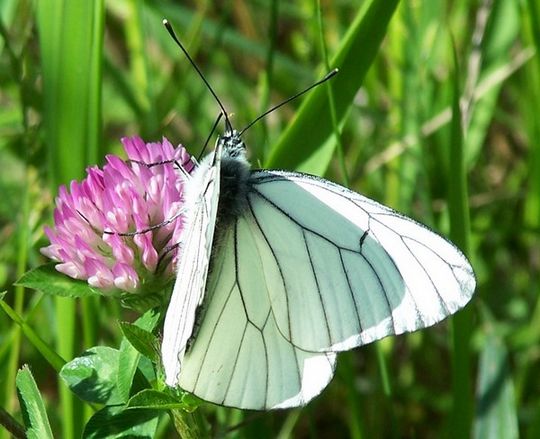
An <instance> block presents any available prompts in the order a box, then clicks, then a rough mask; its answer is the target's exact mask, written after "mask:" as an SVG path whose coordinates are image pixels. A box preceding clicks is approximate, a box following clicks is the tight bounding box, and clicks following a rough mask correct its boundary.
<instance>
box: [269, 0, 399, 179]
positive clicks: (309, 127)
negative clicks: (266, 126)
mask: <svg viewBox="0 0 540 439" xmlns="http://www.w3.org/2000/svg"><path fill="white" fill-rule="evenodd" d="M398 3H399V1H398V0H373V1H372V2H371V3H369V5H368V7H366V8H363V9H362V10H361V11H359V12H358V14H357V16H356V17H355V19H354V22H353V23H352V24H351V26H350V28H349V31H348V33H347V35H346V36H345V37H344V39H343V43H342V44H341V46H340V48H339V49H338V51H337V53H336V55H335V57H334V58H333V59H332V61H331V62H330V64H331V66H332V67H338V68H339V69H340V73H339V75H338V76H337V77H335V78H334V79H333V80H332V81H330V83H329V84H330V85H329V86H330V87H332V95H333V96H334V99H335V103H336V107H335V111H336V116H337V120H338V121H340V122H341V121H342V120H343V118H344V117H345V115H346V114H347V109H348V108H349V107H350V105H351V103H352V101H353V99H354V97H355V96H356V92H357V91H358V89H359V88H360V86H361V84H362V81H363V79H364V77H365V75H366V73H367V71H368V69H369V67H370V66H371V64H372V62H373V60H374V58H375V56H376V54H377V52H378V49H379V46H380V44H381V41H382V40H383V38H384V36H385V35H386V29H387V26H388V22H389V21H390V19H391V18H392V16H393V14H394V11H395V9H396V7H397V5H398ZM333 132H334V129H333V124H332V117H331V114H330V108H329V105H328V91H327V90H325V88H324V87H319V89H316V90H313V91H312V92H311V93H310V94H309V96H308V97H307V98H306V99H305V100H304V102H303V103H302V105H301V106H300V109H299V110H298V113H297V116H296V119H295V120H294V121H293V123H291V124H290V125H289V126H288V128H287V129H286V130H285V131H284V133H283V134H282V135H281V137H280V139H279V140H278V142H277V143H276V145H275V146H274V147H273V148H272V150H271V151H270V155H269V157H268V159H267V161H266V167H269V168H276V167H283V168H286V169H295V168H297V167H298V166H299V165H300V164H301V163H302V162H304V161H305V160H306V159H308V158H309V157H310V156H311V155H312V154H314V153H315V152H316V151H319V150H320V148H321V147H322V146H323V145H324V144H325V142H326V141H327V140H328V138H329V137H330V136H331V135H332V134H333ZM334 147H335V142H333V143H330V144H328V145H327V146H326V147H325V150H324V152H322V153H321V155H320V157H318V160H317V162H318V163H317V167H318V168H319V169H318V171H319V172H321V171H324V169H326V167H327V166H328V163H329V162H330V159H331V157H332V153H333V151H334Z"/></svg>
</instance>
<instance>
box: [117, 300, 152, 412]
mask: <svg viewBox="0 0 540 439" xmlns="http://www.w3.org/2000/svg"><path fill="white" fill-rule="evenodd" d="M159 316H160V315H159V313H158V312H157V310H155V309H151V310H149V311H147V312H146V313H144V315H142V316H141V317H139V319H137V321H136V322H135V323H134V324H131V323H120V327H121V328H122V331H123V332H124V336H125V337H124V339H123V340H122V343H121V344H120V356H119V360H118V361H119V366H118V391H119V393H120V395H121V397H122V400H123V401H124V402H125V401H127V400H128V398H129V395H130V392H131V389H132V387H133V378H134V377H135V373H136V371H137V366H138V365H139V364H140V363H139V361H140V352H142V351H144V350H145V349H146V348H149V346H151V347H152V349H151V351H152V352H153V354H152V356H148V358H151V359H152V361H154V362H157V361H158V360H159V354H158V352H157V340H156V338H155V337H154V336H153V335H152V333H151V332H149V331H152V330H153V329H154V328H155V326H156V324H157V322H158V321H159ZM124 326H125V327H126V328H127V329H126V330H125V331H124ZM140 331H142V332H140ZM126 333H129V336H127V335H126ZM137 334H138V335H137ZM130 337H132V339H133V341H132V340H130ZM150 339H152V341H149V340H150ZM145 340H146V342H147V344H145ZM140 344H144V345H145V346H144V347H140V349H142V351H141V350H139V349H136V347H137V346H138V345H140ZM149 349H150V348H149ZM142 353H143V355H144V352H142ZM141 381H142V382H144V381H145V380H144V379H143V378H141Z"/></svg>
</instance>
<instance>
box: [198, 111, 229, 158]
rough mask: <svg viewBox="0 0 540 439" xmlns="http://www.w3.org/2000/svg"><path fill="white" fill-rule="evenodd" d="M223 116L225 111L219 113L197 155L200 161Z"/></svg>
mask: <svg viewBox="0 0 540 439" xmlns="http://www.w3.org/2000/svg"><path fill="white" fill-rule="evenodd" d="M222 117H223V113H219V114H218V117H217V119H216V121H215V122H214V125H213V126H212V130H211V131H210V134H209V136H208V137H207V138H206V142H204V146H203V148H202V150H201V152H200V153H199V157H197V161H199V162H200V161H201V158H202V156H203V154H204V151H205V150H206V147H207V146H208V143H209V142H210V139H211V138H212V135H213V134H214V132H215V131H216V128H217V126H218V123H219V121H220V120H221V118H222Z"/></svg>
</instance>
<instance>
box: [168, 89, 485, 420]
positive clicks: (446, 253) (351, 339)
mask: <svg viewBox="0 0 540 439" xmlns="http://www.w3.org/2000/svg"><path fill="white" fill-rule="evenodd" d="M205 82H206V81H205ZM223 111H224V110H223ZM224 115H225V117H226V118H227V114H226V113H224ZM185 187H186V189H185V206H184V209H185V212H186V217H185V229H184V231H183V233H182V236H181V242H180V248H181V255H180V260H179V263H178V268H177V278H176V281H175V284H174V288H173V292H172V296H171V300H170V303H169V305H168V309H167V313H166V317H165V323H164V329H163V341H162V347H161V355H162V362H163V367H164V371H165V381H166V383H167V384H168V385H169V386H172V387H178V386H179V387H181V388H182V389H184V390H186V391H189V392H191V393H193V394H195V395H196V396H198V397H200V398H202V399H203V400H206V401H210V402H213V403H216V404H220V405H224V406H229V407H237V408H243V409H256V410H268V409H277V408H288V407H295V406H301V405H304V404H306V403H307V402H309V401H310V400H311V399H313V398H314V397H315V396H317V395H318V394H319V393H320V392H321V391H322V390H323V389H324V388H325V387H326V386H327V384H328V383H329V382H330V380H331V379H332V377H333V375H334V369H335V366H336V357H337V354H338V353H339V352H341V351H345V350H349V349H352V348H355V347H357V346H362V345H365V344H367V343H371V342H373V341H375V340H379V339H381V338H383V337H386V336H389V335H393V334H401V333H405V332H410V331H415V330H417V329H420V328H425V327H428V326H431V325H433V324H435V323H437V322H439V321H441V320H443V319H444V318H445V317H447V316H449V315H451V314H453V313H455V312H456V311H457V310H459V309H460V308H462V307H463V306H465V304H467V303H468V302H469V300H470V299H471V296H472V294H473V292H474V289H475V277H474V273H473V270H472V267H471V265H470V263H469V261H468V260H467V258H466V257H465V256H464V255H463V253H462V252H461V251H460V250H459V249H458V248H457V247H455V246H454V245H453V244H452V243H451V242H449V241H448V240H446V239H445V238H443V237H441V236H440V235H438V234H437V233H435V232H433V231H432V230H430V229H429V228H427V227H426V226H424V225H422V224H420V223H418V222H416V221H414V220H412V219H410V218H407V217H405V216H403V215H401V214H399V213H398V212H396V211H394V210H392V209H391V208H389V207H386V206H383V205H382V204H379V203H377V202H376V201H373V200H371V199H369V198H366V197H364V196H362V195H360V194H358V193H356V192H353V191H351V190H349V189H347V188H345V187H343V186H340V185H338V184H336V183H332V182H330V181H328V180H325V179H323V178H319V177H315V176H312V175H308V174H303V173H299V172H289V171H278V170H251V168H250V165H249V163H248V161H247V159H246V145H245V144H244V142H243V140H242V138H241V133H239V132H238V131H236V130H234V129H233V128H232V126H231V125H230V122H229V121H228V118H227V124H226V131H225V133H224V134H223V135H222V136H220V137H219V138H218V140H217V142H216V146H215V149H214V151H213V152H211V153H210V154H208V155H207V156H206V157H205V158H204V159H203V160H202V161H201V162H200V164H198V165H197V167H196V169H195V170H194V171H193V172H192V174H191V176H189V177H186V182H185Z"/></svg>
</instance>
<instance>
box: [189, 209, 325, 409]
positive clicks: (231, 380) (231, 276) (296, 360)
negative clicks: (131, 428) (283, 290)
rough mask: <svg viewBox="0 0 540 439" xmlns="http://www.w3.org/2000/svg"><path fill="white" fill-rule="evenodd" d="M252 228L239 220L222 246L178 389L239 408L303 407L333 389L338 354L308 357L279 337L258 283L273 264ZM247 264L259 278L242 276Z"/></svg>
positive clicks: (315, 354) (266, 295) (318, 354)
mask: <svg viewBox="0 0 540 439" xmlns="http://www.w3.org/2000/svg"><path fill="white" fill-rule="evenodd" d="M252 227H253V224H252V223H251V224H250V222H248V221H247V220H246V219H244V218H241V219H239V220H238V221H237V222H236V225H235V227H234V228H233V229H231V230H229V231H228V233H227V235H226V236H225V237H224V238H223V243H222V246H221V251H220V252H219V255H218V256H217V257H216V259H214V268H213V272H212V274H211V279H210V281H209V290H208V292H207V294H208V296H207V298H208V300H207V301H206V302H205V303H206V304H207V305H205V306H206V309H205V310H204V311H203V312H204V314H203V322H202V326H201V329H200V331H199V333H198V335H197V338H196V340H195V342H194V344H193V346H192V347H191V348H190V350H189V351H188V352H187V353H186V356H185V359H184V364H183V368H182V371H181V374H180V386H181V387H182V388H183V389H185V390H188V391H190V392H193V393H194V394H196V395H198V396H200V397H201V398H203V399H206V400H208V401H212V402H214V403H217V404H222V405H228V406H233V407H239V408H251V409H266V408H278V407H280V408H285V407H293V406H298V405H301V404H304V403H305V402H307V401H308V400H309V399H311V398H313V397H314V396H316V395H317V394H318V393H320V391H321V390H322V389H323V388H324V387H325V386H326V384H327V383H328V382H329V381H330V379H331V378H332V376H333V370H334V364H335V354H333V353H314V352H305V351H303V350H301V349H298V348H297V347H295V346H293V345H292V344H291V342H290V341H289V340H287V339H286V338H285V337H283V335H282V334H280V332H279V329H278V327H277V325H276V323H275V319H274V317H273V314H272V306H271V303H270V297H269V295H268V294H267V293H266V292H265V291H264V288H265V285H266V284H265V283H264V282H261V281H262V279H260V277H258V276H260V275H262V273H263V268H262V267H263V264H265V263H266V262H267V261H266V260H265V256H264V255H262V254H260V253H258V252H257V250H256V247H255V245H256V244H255V242H254V240H255V239H256V236H255V235H253V233H252V229H251V228H252ZM245 258H249V260H250V261H251V262H252V263H253V264H254V265H253V266H252V269H253V270H254V273H252V274H254V275H255V276H254V277H253V276H250V274H249V273H246V272H244V271H243V270H238V267H237V264H238V262H239V261H243V260H245ZM256 282H260V283H259V285H257V284H256ZM261 288H262V290H261ZM310 392H311V393H310Z"/></svg>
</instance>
